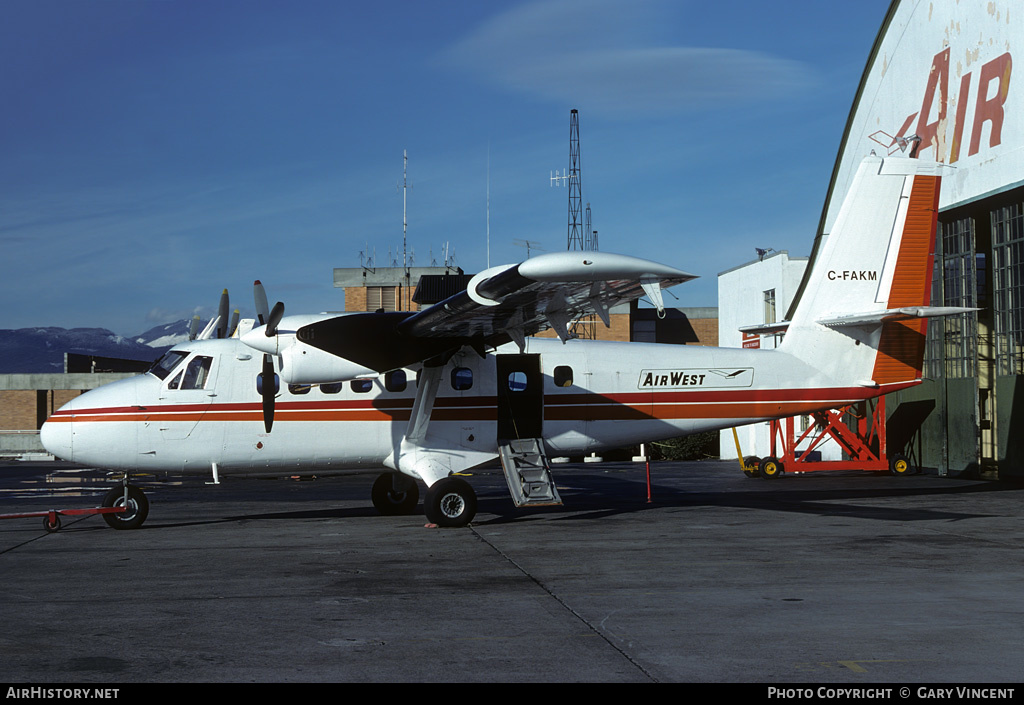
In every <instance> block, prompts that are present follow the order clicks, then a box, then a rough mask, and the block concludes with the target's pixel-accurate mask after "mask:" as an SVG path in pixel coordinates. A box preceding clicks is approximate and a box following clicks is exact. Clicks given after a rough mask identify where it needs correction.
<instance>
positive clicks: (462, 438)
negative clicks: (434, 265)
mask: <svg viewBox="0 0 1024 705" xmlns="http://www.w3.org/2000/svg"><path fill="white" fill-rule="evenodd" d="M939 169H940V166H939V165H937V164H934V163H931V162H925V161H919V160H917V159H908V158H903V157H890V158H884V159H883V158H879V157H869V158H867V159H865V161H864V163H863V164H862V165H861V167H860V169H859V171H858V173H857V175H856V178H855V180H854V182H853V184H852V186H851V188H850V191H849V193H848V195H847V197H846V200H845V202H844V204H843V207H842V210H841V213H840V215H839V218H838V220H837V222H836V225H835V227H834V228H833V231H832V233H831V235H830V236H829V238H828V240H827V241H826V242H825V243H824V245H823V247H822V249H821V251H820V252H819V253H818V255H817V257H816V258H815V259H814V261H813V262H812V263H811V265H810V266H811V271H810V273H809V278H808V280H807V283H806V287H805V290H804V293H803V296H802V298H801V300H800V302H799V304H798V306H797V308H796V311H795V315H794V316H793V319H792V321H790V322H789V325H788V332H787V333H786V335H785V338H784V339H783V341H782V343H781V345H780V346H779V347H778V348H777V349H775V350H756V349H755V350H750V349H739V348H735V349H733V348H709V347H693V346H680V345H662V344H648V343H619V342H603V341H591V340H578V339H572V338H571V335H570V333H569V324H570V322H571V321H573V320H574V319H576V318H578V317H579V316H581V315H588V314H596V315H598V316H600V317H601V318H602V319H603V320H604V322H605V324H606V325H607V324H608V311H609V309H610V308H611V307H612V306H613V305H615V304H617V303H619V302H621V301H626V300H631V299H633V298H636V297H638V296H640V295H643V294H646V295H647V296H648V297H649V299H650V300H651V301H652V302H653V303H654V304H655V305H656V306H657V307H658V308H659V309H661V308H662V307H663V303H662V299H661V289H662V287H667V286H671V285H674V284H678V283H680V282H684V281H687V280H688V279H691V278H692V276H691V275H689V274H687V273H685V272H682V271H680V270H678V269H675V268H672V267H669V266H666V265H663V264H659V263H655V262H650V261H645V260H640V259H637V258H634V257H627V256H622V255H613V254H606V253H599V252H564V253H552V254H545V255H542V256H538V257H534V258H532V259H528V260H526V261H525V262H523V263H521V264H518V265H506V266H501V267H494V268H491V269H488V270H486V271H484V272H481V273H480V274H477V275H476V276H475V277H473V279H472V280H471V281H470V283H469V285H468V287H467V289H466V291H464V292H461V293H459V294H456V295H455V296H452V297H451V298H449V299H447V300H445V301H443V302H441V303H438V304H436V305H434V306H431V307H429V308H426V309H424V310H421V311H418V312H393V313H380V312H379V313H356V314H347V315H336V314H335V315H328V314H321V315H310V316H288V317H283V311H284V307H283V305H282V304H280V303H278V304H277V305H275V306H274V308H273V310H268V306H267V302H266V296H265V294H263V289H262V287H261V286H260V285H259V282H257V287H256V299H257V303H256V309H257V311H258V313H259V318H260V320H259V321H258V322H254V321H243V322H242V324H241V325H240V326H239V332H238V333H237V334H236V335H235V336H234V337H230V338H223V339H198V340H193V341H191V342H188V343H184V344H181V345H178V346H175V347H174V348H173V349H171V350H170V351H169V352H168V353H167V354H166V355H164V356H163V357H162V358H160V359H159V360H158V361H157V362H156V363H154V365H153V366H152V368H150V370H149V371H148V372H147V373H145V374H143V375H140V376H137V377H133V378H130V379H125V380H121V381H119V382H115V383H112V384H108V385H105V386H103V387H100V388H98V389H95V390H92V391H89V392H87V393H85V394H82V395H81V396H79V397H77V398H75V399H74V400H72V401H71V402H69V403H68V404H66V405H64V406H63V407H62V408H61V409H59V410H58V411H57V412H55V413H54V414H53V416H51V417H50V418H49V419H48V420H47V422H46V423H45V424H44V425H43V428H42V432H41V436H42V442H43V445H44V446H45V447H46V449H47V450H48V451H49V452H51V453H53V454H54V455H55V456H58V457H60V458H64V459H66V460H73V461H75V462H81V463H85V464H89V465H92V466H96V467H103V468H113V469H120V470H123V471H124V472H125V476H124V481H123V483H122V485H121V486H118V487H115V488H114V489H112V490H111V492H110V493H109V494H108V496H107V497H106V499H105V500H104V504H105V505H106V506H125V511H124V512H123V513H110V514H104V518H105V519H106V520H107V522H108V523H109V524H110V525H111V526H114V527H116V528H135V527H137V526H139V525H141V524H142V522H143V521H144V520H145V518H146V515H147V513H148V500H147V499H146V497H145V495H144V494H143V493H142V492H141V491H140V490H139V489H138V487H136V486H135V485H132V484H130V482H129V479H130V476H131V474H132V473H148V472H152V471H168V472H175V473H203V474H211V473H212V475H213V479H214V481H218V478H219V475H220V474H221V473H246V474H252V473H256V472H270V473H275V472H277V473H279V472H281V471H289V472H293V471H295V470H298V469H302V470H306V471H316V472H318V473H322V472H327V471H344V470H352V469H366V468H375V467H376V468H382V469H387V471H386V472H384V473H383V474H382V475H381V476H380V477H379V478H378V479H377V481H376V482H375V484H374V486H373V490H372V500H373V503H374V505H375V506H376V507H377V508H378V510H380V511H381V512H382V513H385V514H400V513H412V512H414V511H416V506H417V504H418V501H419V488H418V485H417V481H419V482H422V483H423V484H424V485H425V486H426V488H427V489H426V494H425V496H424V513H425V514H426V516H427V518H428V519H429V520H430V521H432V522H434V523H436V524H438V525H442V526H463V525H465V524H467V523H468V522H469V521H471V520H472V518H473V516H474V514H475V512H476V495H475V493H474V491H473V489H472V487H471V486H470V484H469V483H468V482H466V481H465V480H463V479H462V478H460V477H457V476H456V475H457V474H458V473H461V472H463V471H465V470H468V469H470V468H473V467H475V466H478V465H481V464H483V463H487V462H490V461H492V460H494V459H495V458H500V459H501V462H502V466H503V467H504V470H505V475H506V478H507V480H508V484H509V489H510V492H511V494H512V497H513V500H514V502H515V503H516V505H517V506H523V505H531V504H559V503H560V502H561V500H560V498H559V496H558V492H557V490H556V489H555V486H554V484H553V482H552V480H551V474H550V470H549V465H548V462H547V458H548V457H549V456H552V455H558V456H574V455H575V456H579V455H585V454H589V453H592V452H600V451H604V450H606V449H612V448H618V447H622V446H626V445H633V444H637V443H643V442H651V441H656V440H659V439H666V438H673V437H678V436H683V435H687V434H691V433H696V432H700V431H707V430H712V429H722V428H729V427H734V426H738V425H743V424H749V423H754V422H758V421H765V420H768V419H773V418H781V417H786V416H793V415H796V414H806V413H809V412H812V411H818V410H824V409H829V408H835V407H838V406H842V405H846V404H850V403H854V402H857V401H861V400H864V399H868V398H871V397H877V396H880V395H883V394H887V393H889V392H893V391H896V390H899V389H903V388H906V387H909V386H912V385H915V384H918V383H919V382H920V381H921V367H922V360H923V354H924V340H925V329H926V319H927V318H928V317H930V316H936V315H947V314H951V313H958V312H961V311H963V310H964V309H951V308H937V307H931V306H929V299H930V292H931V278H932V260H933V256H932V248H933V244H934V241H935V228H936V222H937V211H938V198H939V184H940V177H939ZM215 323H216V319H214V322H213V323H211V327H212V326H213V325H214V324H215ZM547 327H551V328H553V329H554V330H555V331H556V332H557V333H558V335H559V338H560V340H559V339H554V338H532V337H529V336H531V335H533V334H535V333H537V332H538V331H540V330H543V329H545V328H547ZM204 337H207V336H200V338H204ZM762 468H764V470H765V472H767V473H772V472H778V471H781V469H782V467H781V464H779V463H778V461H777V459H774V458H766V459H764V460H763V461H762Z"/></svg>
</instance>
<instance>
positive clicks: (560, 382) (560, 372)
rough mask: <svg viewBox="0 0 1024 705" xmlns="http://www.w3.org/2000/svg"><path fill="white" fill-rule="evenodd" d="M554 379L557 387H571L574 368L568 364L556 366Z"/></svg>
mask: <svg viewBox="0 0 1024 705" xmlns="http://www.w3.org/2000/svg"><path fill="white" fill-rule="evenodd" d="M554 380H555V386H556V387H571V386H572V368H571V367H569V366H568V365H559V366H558V367H556V368H555V374H554Z"/></svg>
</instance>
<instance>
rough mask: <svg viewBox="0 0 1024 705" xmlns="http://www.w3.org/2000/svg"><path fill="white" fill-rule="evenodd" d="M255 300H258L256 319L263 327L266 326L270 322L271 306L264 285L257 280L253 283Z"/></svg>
mask: <svg viewBox="0 0 1024 705" xmlns="http://www.w3.org/2000/svg"><path fill="white" fill-rule="evenodd" d="M252 288H253V298H255V299H256V318H257V319H258V320H259V324H260V325H261V326H265V325H266V324H267V321H268V320H270V306H269V305H268V304H267V292H266V290H265V289H264V288H263V284H262V283H260V280H259V279H257V280H256V281H255V282H253V285H252Z"/></svg>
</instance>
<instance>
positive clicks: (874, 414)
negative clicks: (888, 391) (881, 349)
mask: <svg viewBox="0 0 1024 705" xmlns="http://www.w3.org/2000/svg"><path fill="white" fill-rule="evenodd" d="M811 417H812V418H813V419H814V420H815V422H816V423H814V424H812V425H811V426H810V427H809V428H808V429H807V430H806V431H804V432H803V433H801V434H800V435H799V436H797V435H796V431H795V419H794V418H792V417H790V418H787V419H778V420H775V421H772V422H770V426H771V455H770V456H768V457H765V458H761V459H760V460H759V461H758V462H757V468H758V470H759V472H758V473H757V474H760V475H761V477H763V478H765V479H769V480H770V479H772V478H776V477H778V476H779V475H781V474H783V473H784V472H785V471H787V470H788V471H790V472H813V471H815V470H868V471H875V472H878V471H885V470H888V471H889V472H891V473H892V474H893V475H910V474H913V472H914V469H913V468H912V467H911V465H910V462H909V461H908V460H907V458H906V456H904V455H902V454H900V453H896V454H893V455H891V456H890V455H888V452H887V449H886V444H885V397H884V396H883V397H878V398H877V399H872V400H868V401H865V402H859V403H857V404H850V405H848V406H844V407H841V408H838V409H829V410H828V411H816V412H814V413H812V414H811ZM847 417H848V418H849V419H850V420H849V422H848V421H846V420H845V418H847ZM829 438H833V439H835V441H836V442H837V443H838V444H839V446H840V447H841V448H842V449H843V455H844V456H846V458H848V459H846V460H817V461H812V460H809V458H810V457H811V453H813V452H814V450H815V449H816V448H817V447H818V446H820V445H821V444H822V443H823V442H824V441H825V440H827V439H829ZM805 443H806V445H804V444H805ZM797 446H803V450H799V451H798V450H797ZM750 460H753V459H750ZM745 471H746V470H745ZM747 475H748V476H751V477H752V476H754V473H752V472H747Z"/></svg>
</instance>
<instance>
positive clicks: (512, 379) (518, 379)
mask: <svg viewBox="0 0 1024 705" xmlns="http://www.w3.org/2000/svg"><path fill="white" fill-rule="evenodd" d="M508 390H509V391H510V392H525V391H526V373H525V372H512V373H511V374H509V376H508Z"/></svg>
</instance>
